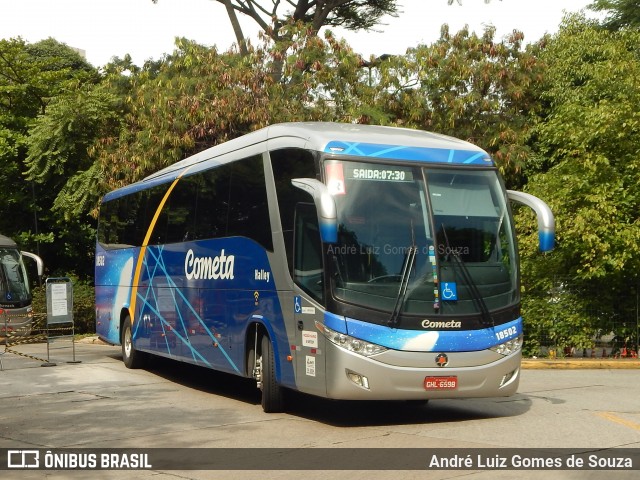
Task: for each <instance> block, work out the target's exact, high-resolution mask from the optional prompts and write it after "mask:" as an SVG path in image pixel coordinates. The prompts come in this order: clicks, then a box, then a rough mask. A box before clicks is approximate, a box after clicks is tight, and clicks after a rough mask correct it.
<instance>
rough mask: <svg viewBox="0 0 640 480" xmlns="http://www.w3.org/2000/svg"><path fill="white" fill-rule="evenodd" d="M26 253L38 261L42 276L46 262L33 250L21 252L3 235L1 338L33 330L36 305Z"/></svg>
mask: <svg viewBox="0 0 640 480" xmlns="http://www.w3.org/2000/svg"><path fill="white" fill-rule="evenodd" d="M23 257H28V258H31V259H32V260H34V261H35V262H36V265H37V269H38V276H40V277H42V274H43V263H42V260H41V259H40V257H38V256H37V255H35V254H33V253H30V252H21V251H20V250H19V249H18V245H17V244H16V242H14V241H13V240H12V239H10V238H9V237H5V236H4V235H0V342H3V343H4V342H5V341H6V339H7V338H17V337H24V336H26V335H29V333H31V326H32V322H33V308H32V306H31V302H32V296H31V285H30V283H29V278H28V275H27V270H26V269H25V266H24V263H23Z"/></svg>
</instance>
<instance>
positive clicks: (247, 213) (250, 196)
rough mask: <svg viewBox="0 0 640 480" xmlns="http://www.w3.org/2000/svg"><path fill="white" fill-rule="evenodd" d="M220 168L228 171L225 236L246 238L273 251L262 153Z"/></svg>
mask: <svg viewBox="0 0 640 480" xmlns="http://www.w3.org/2000/svg"><path fill="white" fill-rule="evenodd" d="M223 169H228V171H229V173H230V178H229V214H228V219H229V220H228V223H227V236H230V237H231V236H234V235H238V236H243V237H248V238H251V239H253V240H255V241H256V242H258V243H259V244H260V245H262V246H263V247H265V248H266V249H267V250H273V239H272V237H271V222H270V221H269V204H268V202H267V187H266V185H265V178H264V165H263V164H262V156H260V155H257V156H255V157H251V158H246V159H244V160H241V161H239V162H233V163H230V164H229V165H228V166H225V167H223Z"/></svg>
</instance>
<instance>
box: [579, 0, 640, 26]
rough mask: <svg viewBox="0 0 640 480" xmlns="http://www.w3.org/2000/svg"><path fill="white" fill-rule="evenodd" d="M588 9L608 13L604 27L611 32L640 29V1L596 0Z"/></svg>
mask: <svg viewBox="0 0 640 480" xmlns="http://www.w3.org/2000/svg"><path fill="white" fill-rule="evenodd" d="M588 8H589V9H591V10H593V11H596V12H607V16H606V17H605V19H604V21H603V25H604V27H605V28H608V29H609V30H620V29H621V28H625V27H629V28H640V0H594V2H593V3H592V4H590V5H589V6H588Z"/></svg>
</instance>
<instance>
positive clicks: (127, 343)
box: [124, 328, 132, 357]
mask: <svg viewBox="0 0 640 480" xmlns="http://www.w3.org/2000/svg"><path fill="white" fill-rule="evenodd" d="M131 348H132V346H131V330H130V329H128V328H127V329H126V330H125V332H124V353H125V355H126V356H127V357H128V356H130V355H131Z"/></svg>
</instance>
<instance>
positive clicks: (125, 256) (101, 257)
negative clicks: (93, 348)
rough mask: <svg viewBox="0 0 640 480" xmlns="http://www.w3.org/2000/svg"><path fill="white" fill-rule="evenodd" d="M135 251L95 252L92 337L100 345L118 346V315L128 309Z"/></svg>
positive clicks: (136, 256) (100, 249) (137, 253)
mask: <svg viewBox="0 0 640 480" xmlns="http://www.w3.org/2000/svg"><path fill="white" fill-rule="evenodd" d="M139 252H140V249H139V248H127V249H119V250H104V249H103V248H101V247H100V245H98V246H97V248H96V266H95V288H96V333H97V334H98V336H99V337H100V338H102V339H103V340H104V341H106V342H109V343H112V344H114V345H118V344H120V313H121V311H122V309H123V308H129V305H130V302H131V284H132V281H133V270H134V266H135V261H136V259H137V258H138V255H139Z"/></svg>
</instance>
